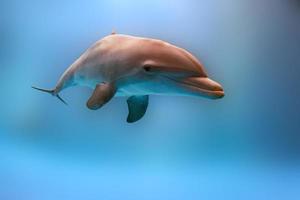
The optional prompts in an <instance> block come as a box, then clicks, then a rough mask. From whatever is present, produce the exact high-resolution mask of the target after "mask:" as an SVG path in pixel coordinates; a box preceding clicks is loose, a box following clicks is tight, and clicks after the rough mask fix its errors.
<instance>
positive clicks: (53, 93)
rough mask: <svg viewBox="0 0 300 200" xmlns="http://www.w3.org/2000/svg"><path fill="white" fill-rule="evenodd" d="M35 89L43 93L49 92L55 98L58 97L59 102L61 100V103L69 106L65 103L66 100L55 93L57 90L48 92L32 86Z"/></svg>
mask: <svg viewBox="0 0 300 200" xmlns="http://www.w3.org/2000/svg"><path fill="white" fill-rule="evenodd" d="M31 87H32V88H33V89H36V90H39V91H42V92H47V93H49V94H51V95H53V96H56V97H57V98H58V99H59V100H61V102H63V103H64V104H65V105H68V104H67V102H65V100H63V99H62V98H61V97H60V96H59V95H58V94H56V93H55V89H52V90H47V89H43V88H38V87H34V86H31Z"/></svg>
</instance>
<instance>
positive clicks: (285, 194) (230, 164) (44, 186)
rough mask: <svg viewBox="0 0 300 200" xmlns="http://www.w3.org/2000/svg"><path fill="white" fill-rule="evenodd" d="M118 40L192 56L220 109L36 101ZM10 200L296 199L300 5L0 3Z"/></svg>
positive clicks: (158, 100) (0, 142)
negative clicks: (132, 119)
mask: <svg viewBox="0 0 300 200" xmlns="http://www.w3.org/2000/svg"><path fill="white" fill-rule="evenodd" d="M112 30H115V31H116V32H117V33H122V34H130V35H136V36H143V37H151V38H159V39H162V40H166V41H168V42H170V43H173V44H175V45H177V46H180V47H183V48H185V49H187V50H189V51H190V52H192V53H193V54H194V55H195V56H196V57H198V58H199V59H200V60H201V62H202V63H203V64H204V66H205V68H206V71H207V72H208V74H209V76H210V77H211V78H212V79H213V80H216V81H218V82H219V83H221V84H222V86H223V88H224V90H225V94H226V95H225V97H224V98H223V99H220V100H210V99H204V98H189V97H168V96H151V97H150V103H149V107H148V110H147V113H146V115H145V116H144V118H143V119H142V120H140V121H138V122H137V123H134V124H128V123H126V116H127V105H126V99H125V98H114V99H113V100H112V101H110V102H109V103H108V104H107V105H105V106H104V107H103V108H102V109H100V110H97V111H90V110H88V109H87V108H86V106H85V104H86V101H87V99H88V98H89V96H90V94H91V92H92V91H91V90H90V89H88V88H83V87H76V88H70V89H67V90H65V91H63V92H62V94H61V95H62V97H63V98H64V99H65V100H66V101H67V102H68V103H69V106H65V105H64V104H62V103H61V102H60V101H58V100H57V98H53V97H51V96H50V95H48V94H45V93H40V92H37V91H35V90H33V89H32V88H31V86H32V85H36V86H40V87H44V88H52V87H54V86H55V84H56V82H57V80H58V78H59V77H60V75H61V74H62V73H63V72H64V70H65V69H66V68H67V67H68V66H69V65H70V64H72V63H73V62H74V61H75V60H76V59H77V58H78V57H79V56H80V55H81V53H83V52H84V51H85V50H86V49H87V48H88V47H89V46H90V45H92V44H93V43H94V42H95V41H97V40H98V39H100V38H102V37H104V36H106V35H108V34H110V33H111V31H112ZM0 44H1V45H0V69H1V71H0V90H1V100H0V102H1V103H0V199H1V200H15V199H16V200H53V199H56V200H60V199H63V200H66V199H73V200H77V199H88V200H89V199H103V200H104V199H109V200H111V199H113V200H114V199H118V200H119V199H130V200H134V199H137V200H141V199H149V200H154V199H193V200H194V199H272V200H274V199H285V200H286V199H289V200H290V199H299V198H300V197H299V196H300V165H299V160H300V98H299V96H300V89H299V87H300V80H299V75H300V1H298V0H210V1H207V0H172V1H167V0H165V1H164V0H119V1H117V0H90V1H79V0H77V1H71V0H66V1H59V0H52V1H37V0H27V1H17V0H4V1H1V2H0Z"/></svg>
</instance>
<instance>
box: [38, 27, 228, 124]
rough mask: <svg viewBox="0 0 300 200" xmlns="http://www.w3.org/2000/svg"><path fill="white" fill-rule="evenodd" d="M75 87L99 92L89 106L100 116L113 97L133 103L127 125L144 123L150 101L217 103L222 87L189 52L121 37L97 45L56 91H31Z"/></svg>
mask: <svg viewBox="0 0 300 200" xmlns="http://www.w3.org/2000/svg"><path fill="white" fill-rule="evenodd" d="M71 86H87V87H90V88H92V89H93V90H94V91H93V93H92V95H91V96H90V98H89V99H88V101H87V103H86V105H87V107H88V108H89V109H92V110H97V109H99V108H101V107H102V106H103V105H104V104H106V103H107V102H109V101H110V100H111V99H112V98H113V97H114V96H125V97H128V99H127V104H128V110H129V114H128V116H127V122H129V123H132V122H136V121H138V120H139V119H141V118H142V117H143V116H144V114H145V112H146V110H147V107H148V102H149V95H177V96H194V97H207V98H211V99H218V98H221V97H223V96H224V91H223V89H222V86H221V85H220V84H219V83H217V82H215V81H213V80H212V79H210V78H208V75H207V73H206V72H205V70H204V67H203V65H202V64H201V63H200V62H199V61H198V60H197V58H196V57H195V56H193V55H192V54H191V53H189V52H188V51H186V50H184V49H182V48H180V47H177V46H175V45H172V44H170V43H167V42H165V41H162V40H158V39H151V38H143V37H135V36H130V35H123V34H116V33H115V32H114V33H112V34H110V35H108V36H106V37H104V38H102V39H100V40H98V41H97V42H96V43H95V44H93V45H92V46H91V47H90V48H88V49H87V50H86V51H85V52H84V53H83V54H82V55H81V56H80V57H79V58H78V59H77V60H76V61H75V62H74V63H73V64H72V65H71V66H70V67H69V68H67V70H66V71H65V72H64V73H63V74H62V76H61V77H60V79H59V80H58V82H57V84H56V86H55V88H54V89H51V90H48V89H42V88H38V87H34V86H32V88H34V89H37V90H40V91H43V92H47V93H50V94H51V95H53V96H56V97H57V98H59V99H60V100H61V101H62V102H63V103H65V104H66V102H65V101H64V100H63V99H62V98H61V97H60V96H59V93H60V92H61V91H62V90H64V89H66V88H68V87H71Z"/></svg>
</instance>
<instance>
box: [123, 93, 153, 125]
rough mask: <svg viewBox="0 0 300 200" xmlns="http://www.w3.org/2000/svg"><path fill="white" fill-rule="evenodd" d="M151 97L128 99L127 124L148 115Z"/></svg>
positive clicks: (132, 97)
mask: <svg viewBox="0 0 300 200" xmlns="http://www.w3.org/2000/svg"><path fill="white" fill-rule="evenodd" d="M148 101H149V96H148V95H142V96H131V97H129V98H128V99H127V104H128V111H129V113H128V116H127V122H128V123H132V122H136V121H138V120H139V119H141V118H142V117H143V116H144V114H145V113H146V110H147V107H148Z"/></svg>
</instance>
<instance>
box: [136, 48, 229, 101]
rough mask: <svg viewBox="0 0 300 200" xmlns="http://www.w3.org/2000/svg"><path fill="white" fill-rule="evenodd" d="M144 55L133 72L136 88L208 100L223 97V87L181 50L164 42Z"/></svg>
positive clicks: (147, 91) (148, 91)
mask: <svg viewBox="0 0 300 200" xmlns="http://www.w3.org/2000/svg"><path fill="white" fill-rule="evenodd" d="M152 49H155V47H153V48H152ZM146 55H147V56H145V60H144V61H143V62H142V64H141V65H140V67H139V69H138V70H137V73H136V74H135V77H136V80H140V81H137V84H136V85H137V88H136V89H137V91H142V90H143V91H145V93H148V94H170V95H183V96H201V97H207V98H211V99H218V98H222V97H223V96H224V90H223V88H222V86H221V85H220V84H219V83H217V82H216V81H213V80H212V79H210V78H209V77H208V75H207V73H206V72H205V70H204V67H203V65H202V64H201V63H200V62H199V61H198V60H197V59H196V58H195V57H194V56H193V55H192V54H190V53H189V52H187V51H185V50H184V49H181V48H178V47H175V46H173V45H169V44H163V45H160V48H157V49H156V50H155V51H152V54H146Z"/></svg>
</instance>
